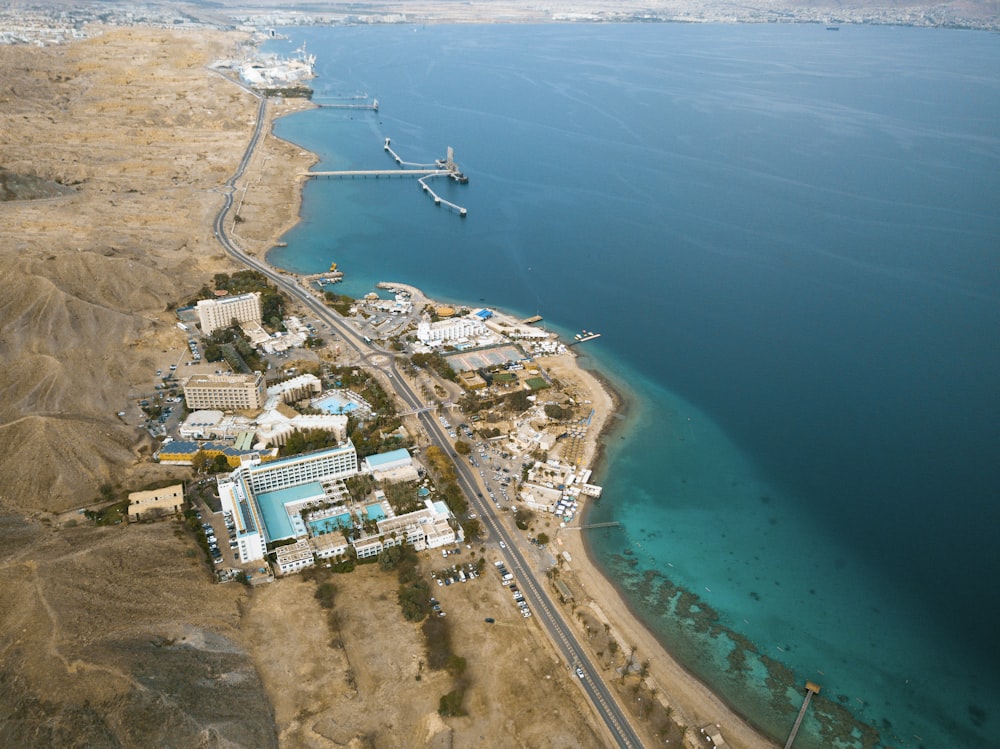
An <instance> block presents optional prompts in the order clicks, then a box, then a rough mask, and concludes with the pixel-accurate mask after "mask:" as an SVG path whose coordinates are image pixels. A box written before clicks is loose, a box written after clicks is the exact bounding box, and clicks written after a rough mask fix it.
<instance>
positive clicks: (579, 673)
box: [576, 666, 586, 679]
mask: <svg viewBox="0 0 1000 749" xmlns="http://www.w3.org/2000/svg"><path fill="white" fill-rule="evenodd" d="M576 675H577V676H579V677H580V678H581V679H582V678H584V677H585V676H586V674H585V673H583V669H582V668H580V667H579V666H577V667H576Z"/></svg>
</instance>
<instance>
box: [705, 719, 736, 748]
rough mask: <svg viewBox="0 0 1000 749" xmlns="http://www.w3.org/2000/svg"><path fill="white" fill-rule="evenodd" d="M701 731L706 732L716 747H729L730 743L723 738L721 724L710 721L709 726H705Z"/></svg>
mask: <svg viewBox="0 0 1000 749" xmlns="http://www.w3.org/2000/svg"><path fill="white" fill-rule="evenodd" d="M701 732H702V733H703V734H705V738H706V739H707V740H708V741H710V742H711V743H712V746H714V747H715V749H729V744H727V743H726V740H725V739H724V738H722V731H721V730H719V726H718V725H716V724H715V723H709V724H708V725H707V726H704V727H703V728H702V729H701Z"/></svg>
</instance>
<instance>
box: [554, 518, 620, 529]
mask: <svg viewBox="0 0 1000 749" xmlns="http://www.w3.org/2000/svg"><path fill="white" fill-rule="evenodd" d="M619 525H621V523H619V522H618V521H617V520H609V521H608V522H607V523H588V524H587V525H567V526H566V530H568V531H585V530H589V529H590V528H617V527H618V526H619Z"/></svg>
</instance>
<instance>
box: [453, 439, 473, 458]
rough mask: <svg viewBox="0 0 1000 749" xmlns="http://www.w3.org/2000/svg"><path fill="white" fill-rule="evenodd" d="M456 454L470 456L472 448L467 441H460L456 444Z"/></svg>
mask: <svg viewBox="0 0 1000 749" xmlns="http://www.w3.org/2000/svg"><path fill="white" fill-rule="evenodd" d="M455 452H457V453H458V454H459V455H468V454H469V453H471V452H472V446H471V445H470V444H469V443H468V442H466V441H465V440H458V441H456V442H455Z"/></svg>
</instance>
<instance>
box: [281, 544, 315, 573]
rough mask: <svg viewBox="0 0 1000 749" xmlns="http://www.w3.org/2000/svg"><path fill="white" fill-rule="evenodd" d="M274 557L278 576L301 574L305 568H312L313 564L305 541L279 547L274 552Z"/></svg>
mask: <svg viewBox="0 0 1000 749" xmlns="http://www.w3.org/2000/svg"><path fill="white" fill-rule="evenodd" d="M274 556H275V566H277V568H278V574H279V575H291V574H292V573H293V572H301V571H302V570H303V569H305V568H306V567H312V566H313V564H315V560H314V558H313V551H312V547H311V546H310V545H309V542H308V541H306V540H305V539H303V540H301V541H296V542H295V543H294V544H289V545H287V546H279V547H278V548H277V549H275V550H274Z"/></svg>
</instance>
